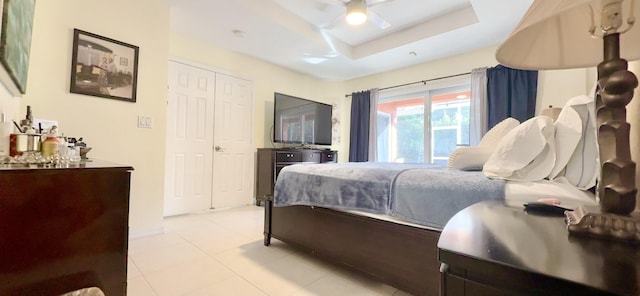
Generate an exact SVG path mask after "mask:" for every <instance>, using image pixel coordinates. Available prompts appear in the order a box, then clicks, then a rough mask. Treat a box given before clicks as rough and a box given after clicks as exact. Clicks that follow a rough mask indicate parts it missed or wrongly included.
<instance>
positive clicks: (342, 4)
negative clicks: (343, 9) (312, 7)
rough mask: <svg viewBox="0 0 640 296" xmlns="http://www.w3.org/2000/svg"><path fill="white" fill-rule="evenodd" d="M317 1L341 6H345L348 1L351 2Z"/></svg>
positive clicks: (338, 0) (340, 0) (339, 0)
mask: <svg viewBox="0 0 640 296" xmlns="http://www.w3.org/2000/svg"><path fill="white" fill-rule="evenodd" d="M316 1H318V2H321V3H326V4H331V5H341V6H344V5H345V4H347V2H349V1H343V0H316Z"/></svg>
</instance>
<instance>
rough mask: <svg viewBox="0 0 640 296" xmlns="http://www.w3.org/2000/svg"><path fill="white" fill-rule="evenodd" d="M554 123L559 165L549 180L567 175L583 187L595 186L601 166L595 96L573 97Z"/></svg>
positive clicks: (578, 185)
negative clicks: (599, 162)
mask: <svg viewBox="0 0 640 296" xmlns="http://www.w3.org/2000/svg"><path fill="white" fill-rule="evenodd" d="M555 126H556V135H555V143H556V164H555V166H554V168H553V170H552V171H551V174H549V179H552V180H553V179H556V178H559V177H562V176H564V177H565V178H566V180H567V181H568V182H569V183H570V184H573V185H574V186H576V187H578V188H580V189H589V188H591V187H593V186H595V184H596V178H597V176H598V172H599V165H598V146H597V140H596V127H595V126H596V123H595V111H594V101H593V98H592V97H590V96H585V95H582V96H577V97H574V98H571V99H570V100H569V101H568V102H567V103H566V104H565V105H564V107H563V108H562V111H561V112H560V115H559V116H558V119H557V120H556V123H555Z"/></svg>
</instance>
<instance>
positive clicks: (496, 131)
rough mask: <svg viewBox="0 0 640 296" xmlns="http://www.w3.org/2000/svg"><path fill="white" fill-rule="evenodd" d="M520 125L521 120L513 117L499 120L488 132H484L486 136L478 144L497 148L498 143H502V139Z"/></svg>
mask: <svg viewBox="0 0 640 296" xmlns="http://www.w3.org/2000/svg"><path fill="white" fill-rule="evenodd" d="M518 125H520V121H518V120H517V119H515V118H513V117H508V118H507V119H505V120H503V121H500V122H498V123H497V124H496V125H495V126H493V127H492V128H491V129H490V130H489V131H488V132H487V133H486V134H484V136H482V140H480V143H478V146H487V147H492V148H495V147H496V145H498V143H500V140H502V137H504V136H505V135H506V134H507V133H508V132H509V131H511V130H512V129H514V128H515V127H516V126H518Z"/></svg>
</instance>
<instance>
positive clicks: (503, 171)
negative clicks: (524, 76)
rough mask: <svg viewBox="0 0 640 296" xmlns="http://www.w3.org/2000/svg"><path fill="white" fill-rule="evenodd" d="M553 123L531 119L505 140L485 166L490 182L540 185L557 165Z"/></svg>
mask: <svg viewBox="0 0 640 296" xmlns="http://www.w3.org/2000/svg"><path fill="white" fill-rule="evenodd" d="M554 131H555V128H554V125H553V119H551V118H550V117H547V116H537V117H534V118H531V119H529V120H527V121H525V122H523V123H522V124H520V125H519V126H517V127H516V128H514V129H512V130H511V131H510V132H509V133H507V135H505V136H504V138H502V140H501V141H500V143H499V144H498V146H497V147H496V150H495V151H494V152H493V153H492V154H491V156H490V157H489V159H488V160H487V162H486V163H485V164H484V167H483V170H482V171H483V173H484V175H485V176H487V177H489V178H496V179H505V180H514V181H538V180H542V179H544V178H546V177H547V176H548V175H549V173H550V172H551V170H552V169H553V165H554V163H555V142H554Z"/></svg>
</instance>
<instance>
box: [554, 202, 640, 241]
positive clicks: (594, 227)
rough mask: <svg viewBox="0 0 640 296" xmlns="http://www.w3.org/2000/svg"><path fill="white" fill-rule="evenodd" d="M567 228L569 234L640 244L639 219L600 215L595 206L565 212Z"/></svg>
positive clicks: (630, 216) (608, 214)
mask: <svg viewBox="0 0 640 296" xmlns="http://www.w3.org/2000/svg"><path fill="white" fill-rule="evenodd" d="M565 216H566V217H567V228H568V229H569V233H571V234H586V235H592V236H598V237H602V238H608V239H614V240H621V241H626V242H634V243H640V217H638V216H634V215H624V216H623V215H616V214H611V213H602V212H601V211H600V208H599V207H596V206H580V207H578V208H577V209H575V210H574V211H572V212H571V211H566V212H565Z"/></svg>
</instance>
